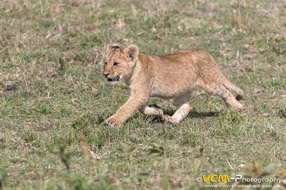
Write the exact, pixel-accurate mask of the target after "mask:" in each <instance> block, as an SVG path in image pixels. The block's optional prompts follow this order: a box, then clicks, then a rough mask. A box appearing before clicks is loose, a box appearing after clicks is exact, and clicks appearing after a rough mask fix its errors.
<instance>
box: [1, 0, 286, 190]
mask: <svg viewBox="0 0 286 190" xmlns="http://www.w3.org/2000/svg"><path fill="white" fill-rule="evenodd" d="M285 11H286V7H285V1H282V0H276V1H258V0H254V1H246V0H241V1H227V0H218V1H210V0H197V1H193V2H189V1H186V0H179V1H176V0H172V1H151V0H149V1H127V0H123V1H118V0H116V1H107V0H106V1H104V0H99V1H93V0H86V1H77V0H63V1H60V2H59V1H55V0H47V1H36V0H9V1H2V2H1V3H0V189H27V190H28V189H29V190H30V189H79V190H83V189H205V188H206V187H205V184H204V183H202V182H201V183H197V182H196V181H195V180H196V178H197V177H202V175H213V174H217V175H219V174H223V175H227V174H228V175H230V176H235V175H236V174H243V175H244V176H252V177H258V176H262V174H263V172H267V173H268V175H269V176H276V177H281V178H284V179H285V178H286V171H285V170H286V154H285V150H286V125H285V119H286V111H285V110H286V105H285V101H286V83H285V82H286V61H285V60H286V54H285V53H286V38H285V35H286V34H285V31H286V14H285ZM110 42H118V43H121V44H122V45H124V46H127V45H130V44H136V45H137V46H138V47H139V49H140V51H142V52H146V53H150V54H165V53H171V52H174V51H176V50H178V49H204V50H207V51H208V52H210V53H211V54H212V55H213V56H214V57H215V59H216V60H217V62H218V64H219V65H220V67H221V69H222V70H223V72H224V73H225V75H226V76H227V77H228V78H229V79H231V81H233V82H234V83H235V84H237V85H238V86H240V87H241V88H242V89H243V90H244V91H245V92H246V94H247V96H246V98H245V99H244V100H243V101H242V103H243V104H244V106H245V107H246V109H245V110H244V111H243V112H242V113H238V112H233V111H228V110H227V108H226V106H225V105H224V103H223V101H222V100H221V99H219V98H218V97H214V96H211V95H208V94H206V93H204V92H202V91H200V90H199V89H196V90H195V91H194V93H193V96H192V97H191V99H190V101H191V105H192V110H191V113H190V114H189V116H188V117H187V118H186V119H184V120H183V121H182V122H181V123H180V124H177V125H170V124H165V123H163V122H162V121H160V120H159V119H157V118H153V117H146V116H144V115H141V114H139V113H136V114H135V115H134V116H133V117H132V118H130V119H129V120H128V121H127V122H126V123H125V124H124V126H123V127H122V128H110V127H109V126H107V125H105V124H104V120H105V119H106V118H108V117H109V116H110V115H112V114H113V113H115V112H116V110H117V109H118V108H119V107H120V106H121V105H122V104H124V102H125V101H126V100H127V99H128V95H129V90H128V87H126V86H125V84H123V83H120V84H119V85H117V86H108V85H107V84H106V81H105V79H104V77H102V74H101V73H102V69H103V64H102V63H103V62H104V60H105V49H106V46H107V44H109V43H110ZM9 85H12V88H11V86H10V88H8V86H9ZM150 102H151V103H157V104H158V105H159V106H161V107H162V108H163V109H164V111H165V112H168V113H173V112H174V106H173V105H172V102H171V101H165V100H160V99H157V98H154V99H151V100H150ZM260 167H261V168H260ZM285 184H286V183H285V181H284V183H283V184H282V183H281V184H280V189H283V188H284V189H285ZM214 189H219V188H214ZM225 189H228V188H225ZM242 189H243V188H242Z"/></svg>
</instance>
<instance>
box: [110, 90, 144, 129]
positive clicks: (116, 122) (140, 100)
mask: <svg viewBox="0 0 286 190" xmlns="http://www.w3.org/2000/svg"><path fill="white" fill-rule="evenodd" d="M147 101H148V93H144V94H143V93H142V94H140V93H136V94H135V93H134V94H133V95H132V96H131V97H130V98H129V99H128V101H127V102H126V103H125V104H124V105H123V106H121V107H120V108H119V109H118V110H117V112H116V113H115V114H114V115H112V116H111V117H109V118H108V119H106V120H105V123H107V124H109V125H111V126H122V124H123V123H124V122H125V121H126V120H127V119H128V118H129V117H131V116H132V115H133V114H134V113H135V112H136V111H137V110H138V109H139V108H140V107H142V106H143V105H144V104H146V102H147Z"/></svg>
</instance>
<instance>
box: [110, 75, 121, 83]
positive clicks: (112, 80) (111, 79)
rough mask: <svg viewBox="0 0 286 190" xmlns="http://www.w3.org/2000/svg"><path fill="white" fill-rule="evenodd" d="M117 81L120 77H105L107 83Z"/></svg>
mask: <svg viewBox="0 0 286 190" xmlns="http://www.w3.org/2000/svg"><path fill="white" fill-rule="evenodd" d="M119 80H120V77H119V76H117V77H114V78H108V77H107V81H108V82H115V81H119Z"/></svg>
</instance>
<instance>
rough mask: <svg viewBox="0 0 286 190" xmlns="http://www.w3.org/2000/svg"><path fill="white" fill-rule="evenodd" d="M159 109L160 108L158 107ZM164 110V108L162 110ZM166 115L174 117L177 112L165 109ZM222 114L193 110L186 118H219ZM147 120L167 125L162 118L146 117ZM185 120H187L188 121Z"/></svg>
mask: <svg viewBox="0 0 286 190" xmlns="http://www.w3.org/2000/svg"><path fill="white" fill-rule="evenodd" d="M158 107H159V106H158ZM161 109H162V108H161ZM163 111H164V114H167V115H171V116H172V115H173V114H174V113H175V111H176V110H173V109H168V108H167V109H163ZM219 113H220V112H215V111H208V112H205V111H203V112H198V111H196V110H191V111H190V113H189V114H188V115H187V117H186V118H205V117H217V116H219ZM145 118H146V119H147V120H149V122H150V123H166V122H165V121H164V120H163V119H162V117H160V116H147V115H146V116H145ZM186 118H185V119H186Z"/></svg>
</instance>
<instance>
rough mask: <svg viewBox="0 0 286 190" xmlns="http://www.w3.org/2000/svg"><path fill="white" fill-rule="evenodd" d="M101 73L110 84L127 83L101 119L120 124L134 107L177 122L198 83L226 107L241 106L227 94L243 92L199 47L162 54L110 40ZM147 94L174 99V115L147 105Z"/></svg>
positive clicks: (132, 111) (183, 114) (241, 93)
mask: <svg viewBox="0 0 286 190" xmlns="http://www.w3.org/2000/svg"><path fill="white" fill-rule="evenodd" d="M105 64H106V66H105V69H104V73H103V74H104V76H105V77H106V78H107V81H108V82H109V83H111V84H115V83H117V82H118V81H119V80H121V79H123V80H124V81H125V83H126V84H127V85H128V86H129V87H130V90H131V95H130V97H129V99H128V101H127V102H126V103H125V104H124V105H123V106H121V107H120V108H119V109H118V111H117V112H116V113H115V114H114V115H112V116H111V117H109V118H108V119H107V120H106V121H105V122H106V123H108V124H110V125H111V126H115V125H117V126H121V125H122V123H123V122H125V121H126V120H127V119H128V118H130V117H131V116H132V115H133V114H134V113H135V112H136V111H137V110H139V111H140V112H141V113H143V114H146V115H156V116H160V117H162V118H163V119H164V120H165V121H167V122H170V123H179V122H180V121H181V120H182V119H184V118H185V117H186V116H187V115H188V113H189V112H190V110H191V107H190V103H189V98H190V93H191V90H192V88H194V87H195V86H199V87H201V88H203V89H204V90H206V91H207V92H210V93H213V94H216V95H218V96H220V97H222V99H223V100H224V101H225V103H226V105H227V106H228V107H231V108H234V109H238V110H240V109H242V108H243V106H242V105H241V104H240V103H239V102H238V101H237V100H236V98H235V97H234V96H233V95H232V94H231V92H230V90H233V91H234V92H236V93H237V94H238V96H237V99H241V98H242V96H243V95H244V92H243V91H242V90H241V89H240V88H238V87H237V86H236V85H234V84H233V83H231V82H230V81H229V80H228V79H227V78H226V77H225V76H224V75H223V73H222V72H221V70H220V69H219V67H218V65H217V64H216V62H215V60H214V58H213V57H212V56H211V55H210V54H209V53H207V52H206V51H202V50H180V51H177V52H175V53H172V54H169V55H163V56H156V55H148V54H145V53H139V49H138V47H137V46H136V45H130V46H129V47H127V48H121V47H120V46H118V45H116V44H113V45H109V46H108V49H107V62H105ZM149 97H159V98H163V99H174V103H175V104H176V106H177V110H176V112H175V113H174V115H172V116H169V115H164V114H163V111H162V110H161V109H158V108H156V107H153V106H148V99H149Z"/></svg>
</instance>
